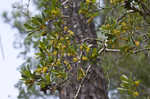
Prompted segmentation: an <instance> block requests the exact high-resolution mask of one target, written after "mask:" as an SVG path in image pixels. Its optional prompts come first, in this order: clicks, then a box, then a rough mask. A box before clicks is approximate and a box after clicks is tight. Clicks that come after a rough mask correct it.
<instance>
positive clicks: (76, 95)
mask: <svg viewBox="0 0 150 99" xmlns="http://www.w3.org/2000/svg"><path fill="white" fill-rule="evenodd" d="M104 51H105V46H104V47H103V48H101V49H100V51H99V54H101V53H102V52H104ZM91 67H92V66H91V65H89V66H88V68H87V70H86V73H85V76H84V78H83V79H82V80H81V83H80V85H79V88H78V90H77V92H76V94H75V96H74V99H77V97H78V95H79V92H80V90H81V87H82V86H83V84H84V81H85V80H86V78H87V75H88V73H89V71H90V69H91Z"/></svg>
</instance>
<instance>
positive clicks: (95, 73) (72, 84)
mask: <svg viewBox="0 0 150 99" xmlns="http://www.w3.org/2000/svg"><path fill="white" fill-rule="evenodd" d="M63 1H64V0H61V2H63ZM66 1H67V0H66ZM82 1H84V0H68V3H66V4H65V5H64V6H66V5H68V6H69V7H68V8H65V7H64V8H63V9H62V11H63V14H64V15H65V16H67V17H68V18H66V19H65V22H66V23H65V24H66V25H67V26H71V27H72V28H71V30H72V31H73V32H74V33H75V39H76V41H78V43H80V41H82V40H83V39H85V38H97V35H96V31H95V26H94V23H90V24H87V19H86V18H85V17H84V16H83V15H79V14H78V11H79V8H80V3H81V2H82ZM89 43H90V44H91V43H92V44H93V45H94V47H96V48H97V44H96V41H89ZM97 62H99V60H97ZM72 67H73V68H72V74H73V77H70V78H69V79H70V81H69V82H68V83H67V84H65V86H63V87H62V88H61V89H60V90H59V96H60V99H74V96H75V95H76V92H77V90H78V88H79V86H80V83H81V81H78V80H77V79H76V78H77V68H78V65H77V64H73V66H72ZM83 68H84V69H85V71H86V69H87V67H86V68H85V67H83ZM77 99H108V96H107V83H106V80H105V78H104V74H103V70H102V68H101V67H100V66H97V64H96V63H95V64H94V65H92V66H91V68H90V70H89V73H88V75H87V77H86V80H85V81H84V83H83V86H82V87H81V90H80V91H79V94H78V96H77Z"/></svg>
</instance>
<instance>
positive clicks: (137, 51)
mask: <svg viewBox="0 0 150 99" xmlns="http://www.w3.org/2000/svg"><path fill="white" fill-rule="evenodd" d="M149 50H150V48H144V49H139V50H136V51H134V52H133V53H134V54H137V53H139V52H142V51H149Z"/></svg>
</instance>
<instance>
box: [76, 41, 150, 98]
mask: <svg viewBox="0 0 150 99" xmlns="http://www.w3.org/2000/svg"><path fill="white" fill-rule="evenodd" d="M86 40H87V39H86ZM104 51H106V52H120V49H109V48H107V47H106V45H105V44H104V45H103V47H102V48H101V49H100V50H99V52H98V54H99V55H100V54H102V53H103V52H104ZM142 51H150V48H144V49H139V50H135V51H134V52H133V54H137V53H139V52H142ZM91 67H92V66H91V65H89V66H88V68H87V70H86V73H85V76H84V78H83V79H82V80H81V83H80V85H79V88H78V89H77V92H76V94H75V96H74V99H77V97H78V95H79V92H80V90H81V87H82V86H83V84H84V81H85V80H86V78H87V76H88V73H89V71H90V69H91Z"/></svg>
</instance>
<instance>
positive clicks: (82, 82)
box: [74, 65, 91, 99]
mask: <svg viewBox="0 0 150 99" xmlns="http://www.w3.org/2000/svg"><path fill="white" fill-rule="evenodd" d="M90 68H91V65H89V66H88V68H87V70H86V74H85V76H84V78H83V79H82V80H81V83H80V85H79V88H78V90H77V92H76V94H75V96H74V99H77V97H78V95H79V92H80V90H81V87H82V86H83V84H84V81H85V79H86V77H87V75H88V72H89V70H90Z"/></svg>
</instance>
